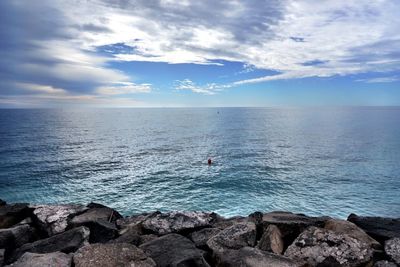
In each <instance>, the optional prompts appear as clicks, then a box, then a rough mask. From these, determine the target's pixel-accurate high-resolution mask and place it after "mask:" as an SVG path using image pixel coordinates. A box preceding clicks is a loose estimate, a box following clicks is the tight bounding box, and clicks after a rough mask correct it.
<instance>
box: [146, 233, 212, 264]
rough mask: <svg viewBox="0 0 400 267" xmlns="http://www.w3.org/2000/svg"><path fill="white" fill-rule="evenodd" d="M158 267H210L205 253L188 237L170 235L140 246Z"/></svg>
mask: <svg viewBox="0 0 400 267" xmlns="http://www.w3.org/2000/svg"><path fill="white" fill-rule="evenodd" d="M140 248H141V249H143V251H144V252H145V253H146V254H147V255H149V256H150V257H151V258H152V259H153V260H154V261H155V262H156V263H157V266H158V267H209V265H208V263H207V262H206V260H205V258H204V252H203V251H201V250H199V249H197V248H196V246H195V245H194V244H193V243H192V242H191V241H190V240H189V239H188V238H186V237H184V236H181V235H178V234H168V235H165V236H162V237H159V238H157V239H155V240H153V241H150V242H147V243H144V244H143V245H141V246H140Z"/></svg>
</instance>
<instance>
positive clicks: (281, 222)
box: [262, 211, 330, 246]
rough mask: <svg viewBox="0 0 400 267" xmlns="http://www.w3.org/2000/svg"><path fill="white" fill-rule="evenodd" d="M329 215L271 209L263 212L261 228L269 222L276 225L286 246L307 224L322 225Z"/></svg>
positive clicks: (265, 226) (265, 227) (264, 227)
mask: <svg viewBox="0 0 400 267" xmlns="http://www.w3.org/2000/svg"><path fill="white" fill-rule="evenodd" d="M328 219H330V218H329V217H309V216H306V215H304V214H294V213H291V212H284V211H273V212H269V213H265V214H264V215H263V218H262V225H263V229H267V227H268V226H269V225H270V224H274V225H276V226H277V227H278V228H279V230H280V231H281V234H282V239H283V241H284V244H285V245H286V246H288V245H290V244H291V243H292V242H293V240H294V239H295V238H296V237H298V236H299V234H300V233H301V232H303V231H304V230H305V229H306V228H307V227H309V226H318V227H323V226H324V224H325V221H326V220H328Z"/></svg>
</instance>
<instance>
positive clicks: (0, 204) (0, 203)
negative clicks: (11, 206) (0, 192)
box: [0, 198, 7, 206]
mask: <svg viewBox="0 0 400 267" xmlns="http://www.w3.org/2000/svg"><path fill="white" fill-rule="evenodd" d="M5 205H7V202H5V201H4V200H2V199H1V198H0V206H5Z"/></svg>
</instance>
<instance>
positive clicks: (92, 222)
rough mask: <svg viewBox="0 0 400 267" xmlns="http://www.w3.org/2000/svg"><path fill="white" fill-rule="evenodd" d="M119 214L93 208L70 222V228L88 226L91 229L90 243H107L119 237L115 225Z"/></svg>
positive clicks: (110, 210)
mask: <svg viewBox="0 0 400 267" xmlns="http://www.w3.org/2000/svg"><path fill="white" fill-rule="evenodd" d="M117 214H118V213H115V212H114V210H112V209H110V208H93V209H90V210H88V211H85V212H84V213H82V214H79V215H77V216H75V217H73V218H72V219H70V220H69V222H68V228H73V227H79V226H86V227H88V228H89V229H90V238H89V241H90V243H105V242H108V241H109V240H111V239H114V238H115V237H117V236H118V229H117V227H116V225H115V223H114V222H115V221H116V220H117V217H118V215H117Z"/></svg>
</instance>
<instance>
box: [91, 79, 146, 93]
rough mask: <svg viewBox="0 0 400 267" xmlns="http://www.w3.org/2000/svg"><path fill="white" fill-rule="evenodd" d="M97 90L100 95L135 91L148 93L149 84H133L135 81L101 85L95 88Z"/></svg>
mask: <svg viewBox="0 0 400 267" xmlns="http://www.w3.org/2000/svg"><path fill="white" fill-rule="evenodd" d="M97 92H98V93H99V94H101V95H128V94H136V93H150V92H151V84H148V83H143V84H135V83H130V82H126V83H120V84H119V85H116V86H103V87H99V88H97Z"/></svg>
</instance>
